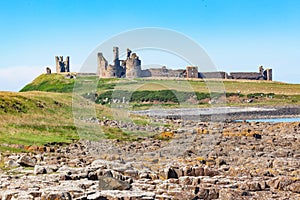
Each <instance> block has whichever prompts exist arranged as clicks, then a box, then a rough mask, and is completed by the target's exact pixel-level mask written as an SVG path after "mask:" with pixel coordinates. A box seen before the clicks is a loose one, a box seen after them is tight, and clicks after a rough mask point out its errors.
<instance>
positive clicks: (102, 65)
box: [97, 53, 108, 77]
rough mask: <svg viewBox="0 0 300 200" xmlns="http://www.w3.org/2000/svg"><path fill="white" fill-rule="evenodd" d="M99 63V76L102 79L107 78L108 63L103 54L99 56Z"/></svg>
mask: <svg viewBox="0 0 300 200" xmlns="http://www.w3.org/2000/svg"><path fill="white" fill-rule="evenodd" d="M97 61H98V68H97V75H98V76H100V77H105V76H106V72H107V67H108V66H107V65H108V63H107V60H106V59H105V58H104V56H103V54H102V53H98V54H97Z"/></svg>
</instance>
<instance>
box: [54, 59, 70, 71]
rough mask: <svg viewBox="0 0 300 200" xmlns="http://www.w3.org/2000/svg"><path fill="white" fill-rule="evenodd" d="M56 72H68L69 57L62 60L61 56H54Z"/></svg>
mask: <svg viewBox="0 0 300 200" xmlns="http://www.w3.org/2000/svg"><path fill="white" fill-rule="evenodd" d="M55 68H56V73H62V72H70V57H69V56H67V57H66V60H65V61H64V59H63V56H55Z"/></svg>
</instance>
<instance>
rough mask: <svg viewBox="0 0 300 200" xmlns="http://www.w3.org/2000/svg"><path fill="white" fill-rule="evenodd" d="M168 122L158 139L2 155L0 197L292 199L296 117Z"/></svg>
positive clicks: (296, 183)
mask: <svg viewBox="0 0 300 200" xmlns="http://www.w3.org/2000/svg"><path fill="white" fill-rule="evenodd" d="M169 123H173V125H174V126H172V127H176V129H175V128H174V130H173V129H172V130H165V132H164V134H165V135H166V136H167V138H166V139H163V140H161V139H160V140H159V139H155V138H143V139H141V140H139V141H119V140H101V141H79V142H76V143H73V144H70V145H64V146H61V145H52V146H49V147H48V146H45V147H31V148H30V147H27V150H28V152H27V153H2V154H1V157H0V160H2V161H3V162H2V163H3V166H2V167H1V168H2V171H1V175H0V199H1V200H11V199H43V200H46V199H47V200H48V199H49V200H50V199H51V200H54V199H55V200H56V199H57V200H58V199H78V200H79V199H82V200H83V199H88V200H96V199H97V200H98V199H99V200H100V199H108V200H121V199H124V200H125V199H164V200H165V199H194V200H195V199H224V200H230V199H232V200H236V199H257V200H261V199H282V200H283V199H295V200H296V199H300V149H299V147H300V123H299V122H295V123H261V122H260V123H258V122H251V123H248V122H227V123H217V122H215V123H212V122H210V123H209V122H194V121H185V122H184V124H181V121H180V120H170V121H169ZM180 124H181V125H180Z"/></svg>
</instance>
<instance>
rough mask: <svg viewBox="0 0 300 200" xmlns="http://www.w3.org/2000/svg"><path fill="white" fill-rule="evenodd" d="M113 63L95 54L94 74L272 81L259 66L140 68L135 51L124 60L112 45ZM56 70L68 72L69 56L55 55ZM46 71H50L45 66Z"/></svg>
mask: <svg viewBox="0 0 300 200" xmlns="http://www.w3.org/2000/svg"><path fill="white" fill-rule="evenodd" d="M113 54H114V57H113V63H112V64H109V63H108V61H107V60H106V59H105V57H104V55H103V53H101V52H99V53H98V54H97V58H95V59H97V61H98V62H97V64H98V67H97V73H96V74H94V75H97V76H99V77H100V78H140V77H145V78H146V77H154V78H155V77H157V78H159V77H169V78H200V79H204V78H213V79H245V80H268V81H272V69H264V68H263V67H262V66H260V67H259V69H258V72H230V73H227V72H223V71H216V72H201V71H199V69H198V66H187V67H186V68H185V69H168V68H167V67H165V66H162V67H161V68H150V69H142V68H141V63H142V62H141V60H140V58H139V57H138V56H137V54H136V53H132V51H131V50H130V49H127V55H126V59H125V60H121V59H120V58H119V48H118V47H113ZM55 62H56V72H57V73H63V72H70V58H69V56H67V57H66V60H65V61H64V60H63V57H62V56H60V57H58V56H56V57H55ZM47 73H51V70H50V68H47Z"/></svg>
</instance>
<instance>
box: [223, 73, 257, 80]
mask: <svg viewBox="0 0 300 200" xmlns="http://www.w3.org/2000/svg"><path fill="white" fill-rule="evenodd" d="M228 78H232V79H248V80H259V79H263V76H262V75H261V73H258V72H231V73H230V75H229V77H228Z"/></svg>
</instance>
